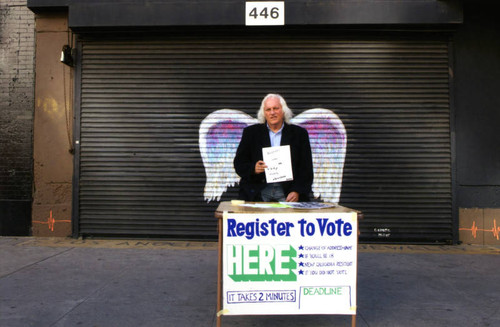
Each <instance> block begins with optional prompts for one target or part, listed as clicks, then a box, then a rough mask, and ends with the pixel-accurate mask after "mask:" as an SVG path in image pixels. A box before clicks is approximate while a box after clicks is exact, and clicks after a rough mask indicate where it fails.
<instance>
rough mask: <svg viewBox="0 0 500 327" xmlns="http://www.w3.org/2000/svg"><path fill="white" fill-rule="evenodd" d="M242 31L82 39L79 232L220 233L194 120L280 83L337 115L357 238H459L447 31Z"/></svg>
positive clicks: (344, 198) (301, 100) (254, 105)
mask: <svg viewBox="0 0 500 327" xmlns="http://www.w3.org/2000/svg"><path fill="white" fill-rule="evenodd" d="M234 34H235V35H234V36H227V35H225V36H222V35H217V34H215V33H213V34H211V33H209V32H206V33H203V32H201V31H200V32H198V33H197V34H196V35H192V36H174V35H171V36H170V37H169V38H162V39H154V40H140V39H126V40H119V41H117V40H110V39H105V40H102V39H99V38H97V39H86V40H85V39H84V41H82V42H81V49H82V51H81V81H80V82H81V99H80V100H81V105H80V106H81V107H80V111H79V114H80V119H81V125H80V140H81V151H80V162H79V163H80V171H79V189H78V190H76V191H77V192H78V199H79V213H78V214H79V217H77V219H78V232H79V234H80V235H84V236H90V235H93V236H137V237H144V236H148V237H169V238H184V239H203V238H208V239H210V238H215V237H216V221H215V219H214V218H213V212H214V210H215V208H216V207H217V202H215V201H211V202H208V203H207V201H206V200H205V199H204V197H203V188H204V184H205V170H204V167H203V163H202V159H201V156H200V152H199V146H198V131H199V128H200V123H201V121H202V120H203V119H204V118H205V117H206V116H207V115H208V114H210V113H212V112H214V111H215V110H219V109H223V108H230V109H235V110H240V111H243V112H246V113H248V114H250V115H252V116H253V117H255V113H256V111H257V109H258V106H259V104H260V101H261V99H262V97H263V96H264V95H265V94H267V93H269V92H277V93H281V94H282V95H283V96H284V97H285V98H286V99H287V102H288V104H289V106H290V107H291V108H292V109H293V110H294V113H295V114H299V113H301V112H302V111H304V110H306V109H310V108H318V107H319V108H327V109H332V110H334V111H335V113H336V114H337V115H338V116H339V117H340V119H341V120H342V121H343V123H344V125H345V127H346V130H347V138H348V141H347V142H348V143H347V155H346V161H345V167H344V179H343V186H342V193H341V197H340V204H341V205H344V206H347V207H351V208H355V209H358V210H361V211H363V213H364V219H363V220H362V221H360V228H361V240H370V241H377V240H382V241H384V242H391V241H406V242H435V241H441V242H444V241H449V240H451V239H452V230H453V226H452V206H451V150H450V148H451V146H450V104H449V94H448V92H449V76H448V74H449V73H448V66H449V65H448V43H447V41H446V39H445V38H443V39H439V38H438V39H434V40H428V39H426V40H424V39H418V38H415V37H413V38H396V37H393V38H390V39H379V38H370V37H352V36H351V37H349V38H346V37H344V38H340V37H335V36H330V35H327V34H323V33H319V32H317V31H316V32H314V33H308V32H307V31H306V32H300V33H299V32H297V31H295V32H292V33H291V34H290V33H289V34H284V33H283V34H280V33H277V34H269V33H266V34H259V33H248V32H246V33H244V32H241V33H238V32H234ZM77 173H78V172H77ZM235 197H236V188H229V190H228V191H227V192H225V193H224V195H223V196H222V198H221V200H227V199H231V198H235Z"/></svg>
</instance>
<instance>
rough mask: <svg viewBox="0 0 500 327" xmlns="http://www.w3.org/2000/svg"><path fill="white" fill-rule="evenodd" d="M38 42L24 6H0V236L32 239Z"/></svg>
mask: <svg viewBox="0 0 500 327" xmlns="http://www.w3.org/2000/svg"><path fill="white" fill-rule="evenodd" d="M34 40H35V21H34V14H33V13H32V12H31V11H30V10H29V9H28V8H27V7H26V0H0V235H28V234H29V233H30V226H31V199H32V181H33V168H32V166H33V164H32V162H33V161H32V157H33V155H32V154H33V151H32V144H33V142H32V134H33V133H32V130H33V108H34V56H35V55H34V54H35V47H34V46H35V41H34Z"/></svg>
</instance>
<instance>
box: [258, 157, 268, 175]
mask: <svg viewBox="0 0 500 327" xmlns="http://www.w3.org/2000/svg"><path fill="white" fill-rule="evenodd" d="M266 168H267V166H266V163H265V162H264V161H262V160H259V161H257V163H256V164H255V173H256V174H262V173H263V172H264V171H265V169H266Z"/></svg>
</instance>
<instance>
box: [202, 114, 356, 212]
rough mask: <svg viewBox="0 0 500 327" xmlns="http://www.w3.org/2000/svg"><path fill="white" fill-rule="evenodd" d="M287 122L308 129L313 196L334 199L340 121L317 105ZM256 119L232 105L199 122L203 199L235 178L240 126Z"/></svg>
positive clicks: (341, 150)
mask: <svg viewBox="0 0 500 327" xmlns="http://www.w3.org/2000/svg"><path fill="white" fill-rule="evenodd" d="M291 122H292V124H295V125H299V126H301V127H303V128H305V129H306V130H307V131H308V133H309V141H310V142H311V151H312V157H313V170H314V182H313V185H312V191H313V195H314V197H315V198H321V199H322V200H324V201H327V202H332V203H338V202H339V198H340V191H341V186H342V173H343V170H344V160H345V154H346V146H347V136H346V131H345V128H344V124H342V121H341V120H340V119H339V117H338V116H337V115H336V114H334V113H333V112H332V111H331V110H328V109H321V108H316V109H309V110H306V111H304V112H303V113H301V114H300V115H297V116H295V117H293V118H292V120H291ZM257 123H258V121H257V119H256V118H253V117H251V116H250V115H247V114H246V113H243V112H242V111H238V110H232V109H221V110H217V111H214V112H212V113H211V114H209V115H208V116H207V117H205V119H203V121H202V122H201V125H200V130H199V147H200V154H201V157H202V159H203V165H204V167H205V173H206V176H207V180H206V183H205V189H204V198H205V200H206V201H207V202H210V201H214V200H216V201H219V200H220V197H221V196H222V194H223V193H224V192H225V191H226V190H227V188H228V187H231V186H234V185H236V184H237V183H238V182H239V180H240V177H239V176H238V175H237V174H236V172H235V171H234V168H233V159H234V156H235V154H236V149H237V148H238V144H239V143H240V140H241V135H242V133H243V129H244V128H245V127H247V126H250V125H253V124H257Z"/></svg>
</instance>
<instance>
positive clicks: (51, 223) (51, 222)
mask: <svg viewBox="0 0 500 327" xmlns="http://www.w3.org/2000/svg"><path fill="white" fill-rule="evenodd" d="M33 223H35V224H44V225H47V226H48V227H49V229H50V231H51V232H53V231H54V225H55V224H56V223H71V220H55V219H54V218H53V217H52V210H50V216H49V217H48V218H47V221H38V220H34V221H33Z"/></svg>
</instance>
